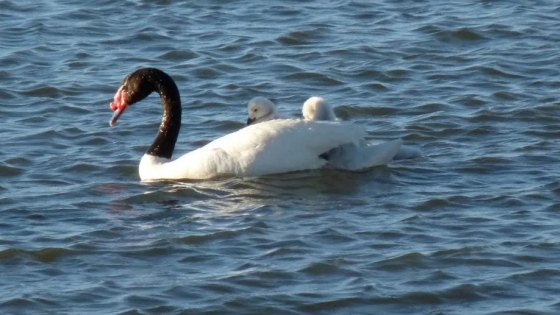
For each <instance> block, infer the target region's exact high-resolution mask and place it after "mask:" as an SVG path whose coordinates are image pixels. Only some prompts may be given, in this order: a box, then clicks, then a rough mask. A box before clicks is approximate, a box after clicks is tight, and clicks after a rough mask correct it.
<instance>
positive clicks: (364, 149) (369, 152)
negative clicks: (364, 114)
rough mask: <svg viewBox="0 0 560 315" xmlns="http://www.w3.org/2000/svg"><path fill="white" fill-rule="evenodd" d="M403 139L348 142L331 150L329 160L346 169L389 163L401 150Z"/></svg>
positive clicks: (337, 166)
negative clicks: (381, 141)
mask: <svg viewBox="0 0 560 315" xmlns="http://www.w3.org/2000/svg"><path fill="white" fill-rule="evenodd" d="M401 146H402V139H397V140H393V141H387V142H384V143H381V144H375V145H374V144H370V143H364V142H362V143H357V144H346V145H343V146H341V147H338V148H336V149H334V150H331V151H330V152H329V161H330V162H331V164H332V165H333V166H335V167H336V168H340V169H345V170H352V171H356V170H361V169H366V168H370V167H374V166H380V165H386V164H388V163H389V162H390V161H391V160H393V158H394V157H395V155H396V154H397V153H398V152H399V149H400V148H401Z"/></svg>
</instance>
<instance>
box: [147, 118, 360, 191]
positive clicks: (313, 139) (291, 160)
mask: <svg viewBox="0 0 560 315" xmlns="http://www.w3.org/2000/svg"><path fill="white" fill-rule="evenodd" d="M365 135H366V130H365V128H363V127H361V126H358V125H354V124H348V123H344V122H312V121H304V120H293V119H290V120H286V119H277V120H270V121H265V122H262V123H259V124H255V125H250V126H247V127H245V128H243V129H241V130H238V131H236V132H233V133H230V134H228V135H225V136H223V137H221V138H219V139H216V140H214V141H212V142H210V143H209V144H207V145H206V146H204V147H202V148H200V149H197V150H194V151H192V152H189V153H187V154H185V155H183V156H182V157H180V158H178V159H177V160H174V161H163V162H166V163H159V164H158V163H154V162H158V161H154V160H153V159H151V160H150V157H149V156H148V157H146V156H145V158H146V159H147V161H146V164H148V163H149V164H150V167H149V168H148V167H146V170H147V171H146V172H144V173H142V162H141V167H140V168H141V174H143V175H141V177H142V180H149V179H151V176H152V174H153V176H157V177H156V179H161V178H168V179H176V178H191V179H207V178H212V177H216V176H220V175H236V176H260V175H267V174H277V173H287V172H294V171H301V170H308V169H317V168H321V167H323V166H324V165H325V164H326V163H327V161H325V160H324V159H321V158H319V155H320V154H321V153H324V152H327V151H329V150H330V149H332V148H335V147H337V146H340V145H342V144H344V143H349V142H352V141H355V140H356V139H361V138H363V137H364V136H365ZM154 164H158V165H156V167H154Z"/></svg>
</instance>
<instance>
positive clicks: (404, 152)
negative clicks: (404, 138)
mask: <svg viewBox="0 0 560 315" xmlns="http://www.w3.org/2000/svg"><path fill="white" fill-rule="evenodd" d="M419 156H422V151H420V149H418V148H417V147H413V146H409V145H403V146H401V148H400V149H399V152H397V154H396V155H395V157H394V158H393V160H406V159H413V158H417V157H419Z"/></svg>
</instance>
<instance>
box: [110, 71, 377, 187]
mask: <svg viewBox="0 0 560 315" xmlns="http://www.w3.org/2000/svg"><path fill="white" fill-rule="evenodd" d="M154 91H155V92H157V93H158V94H159V96H160V98H161V103H162V106H163V118H162V121H161V125H160V128H159V132H158V134H157V136H156V138H155V140H154V142H153V143H152V145H151V146H150V148H149V149H148V151H146V153H145V154H144V156H143V157H142V159H141V160H140V165H139V173H140V179H141V180H143V181H146V180H160V179H210V178H214V177H218V176H259V175H266V174H276V173H286V172H293V171H300V170H306V169H317V168H321V167H323V166H325V164H326V163H327V161H325V160H324V159H321V158H319V157H318V156H319V155H320V154H321V153H323V152H326V151H328V150H330V149H332V148H335V147H337V146H339V145H341V144H344V143H349V142H352V141H354V140H356V139H361V138H363V137H364V136H365V135H366V130H365V129H364V128H362V127H359V126H356V125H353V124H348V123H341V122H313V121H305V120H294V119H276V120H271V121H267V122H263V123H260V124H256V125H252V126H247V127H245V128H243V129H241V130H239V131H236V132H233V133H230V134H228V135H225V136H223V137H221V138H218V139H216V140H214V141H212V142H210V143H209V144H207V145H205V146H204V147H202V148H199V149H196V150H194V151H191V152H189V153H187V154H185V155H183V156H181V157H179V158H177V159H176V160H171V156H172V154H173V150H174V149H175V143H176V141H177V136H178V135H179V130H180V128H181V99H180V95H179V90H178V89H177V85H176V84H175V82H174V81H173V79H172V78H171V77H170V76H169V75H167V74H166V73H165V72H163V71H161V70H158V69H155V68H142V69H139V70H136V71H134V72H132V73H130V74H129V75H127V76H126V77H125V78H124V80H123V82H122V84H121V86H120V87H119V89H118V91H117V93H116V94H115V97H114V100H113V102H112V103H111V104H110V107H111V110H113V111H114V115H113V118H112V119H111V121H110V125H111V126H114V125H115V123H116V121H117V119H119V117H120V116H121V115H122V114H123V112H124V111H125V110H126V109H127V108H128V107H129V106H131V105H132V104H134V103H137V102H139V101H141V100H143V99H144V98H146V97H147V96H148V95H150V94H151V93H152V92H154Z"/></svg>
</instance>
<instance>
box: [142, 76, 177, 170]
mask: <svg viewBox="0 0 560 315" xmlns="http://www.w3.org/2000/svg"><path fill="white" fill-rule="evenodd" d="M146 79H147V80H149V81H150V82H151V84H152V87H153V89H154V91H156V92H157V93H158V94H159V96H160V98H161V105H162V107H163V117H162V119H161V125H160V127H159V132H158V134H157V136H156V138H155V139H154V142H153V143H152V145H151V146H150V148H149V149H148V151H146V154H149V155H153V156H156V157H162V158H166V159H171V156H172V155H173V150H174V149H175V143H176V142H177V137H178V136H179V130H180V129H181V111H182V109H181V96H180V95H179V89H178V88H177V85H176V84H175V82H174V81H173V79H172V78H171V77H170V76H169V75H167V74H166V73H164V72H163V71H154V72H152V73H150V74H148V76H147V77H146Z"/></svg>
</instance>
